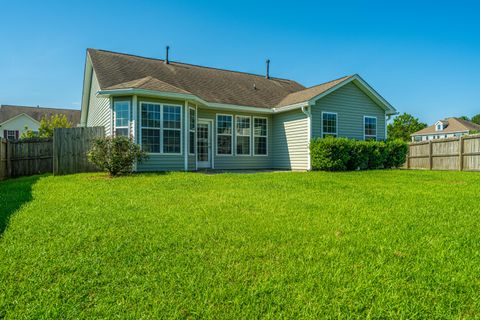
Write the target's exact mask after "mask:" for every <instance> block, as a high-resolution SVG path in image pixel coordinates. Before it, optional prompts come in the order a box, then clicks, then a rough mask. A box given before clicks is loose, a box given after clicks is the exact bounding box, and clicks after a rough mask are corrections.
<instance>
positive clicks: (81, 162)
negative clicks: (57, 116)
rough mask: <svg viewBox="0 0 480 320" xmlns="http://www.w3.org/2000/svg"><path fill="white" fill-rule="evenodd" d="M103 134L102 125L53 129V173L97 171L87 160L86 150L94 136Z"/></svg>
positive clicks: (102, 135)
mask: <svg viewBox="0 0 480 320" xmlns="http://www.w3.org/2000/svg"><path fill="white" fill-rule="evenodd" d="M104 136H105V130H104V128H103V127H89V128H84V127H80V128H68V129H55V131H54V133H53V144H54V145H53V174H55V175H62V174H71V173H79V172H92V171H98V169H97V168H96V167H95V166H94V165H92V164H91V163H90V162H89V161H88V159H87V152H88V150H89V149H90V147H91V145H92V141H93V140H94V139H95V138H98V137H104Z"/></svg>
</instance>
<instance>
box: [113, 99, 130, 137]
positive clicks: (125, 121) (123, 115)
mask: <svg viewBox="0 0 480 320" xmlns="http://www.w3.org/2000/svg"><path fill="white" fill-rule="evenodd" d="M113 111H114V114H113V117H114V119H113V121H114V124H115V128H114V132H115V135H116V136H125V137H128V136H129V123H130V102H129V101H115V102H114V104H113Z"/></svg>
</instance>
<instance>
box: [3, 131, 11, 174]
mask: <svg viewBox="0 0 480 320" xmlns="http://www.w3.org/2000/svg"><path fill="white" fill-rule="evenodd" d="M5 155H6V160H7V177H9V178H10V177H11V176H12V144H11V143H10V141H9V140H8V139H7V145H6V148H5Z"/></svg>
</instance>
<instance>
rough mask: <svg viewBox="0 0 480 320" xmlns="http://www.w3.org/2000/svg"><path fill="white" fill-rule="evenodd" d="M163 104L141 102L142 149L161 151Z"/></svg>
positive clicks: (153, 151)
mask: <svg viewBox="0 0 480 320" xmlns="http://www.w3.org/2000/svg"><path fill="white" fill-rule="evenodd" d="M160 118H161V105H160V104H156V103H141V120H142V149H143V150H144V151H146V152H151V153H159V152H160V130H161V122H160Z"/></svg>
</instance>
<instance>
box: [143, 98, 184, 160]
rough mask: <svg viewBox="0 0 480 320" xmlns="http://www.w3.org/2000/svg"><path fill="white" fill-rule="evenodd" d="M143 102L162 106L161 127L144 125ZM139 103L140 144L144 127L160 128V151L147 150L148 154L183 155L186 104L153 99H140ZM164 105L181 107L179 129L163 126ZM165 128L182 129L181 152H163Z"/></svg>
mask: <svg viewBox="0 0 480 320" xmlns="http://www.w3.org/2000/svg"><path fill="white" fill-rule="evenodd" d="M142 104H155V105H159V106H160V127H159V128H155V127H144V126H143V123H142V121H143V119H142V118H143V117H142ZM138 105H139V115H140V116H139V118H140V119H139V122H140V141H139V142H140V146H142V145H143V144H142V135H141V132H142V129H155V130H160V152H147V155H160V154H161V155H164V156H181V155H183V149H182V147H183V133H182V129H183V112H182V110H183V109H184V106H183V105H181V104H174V103H161V102H152V101H140V102H139V103H138ZM164 106H172V107H180V128H179V129H170V128H167V129H164V128H163V107H164ZM164 130H177V131H180V152H179V153H167V152H163V131H164Z"/></svg>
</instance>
